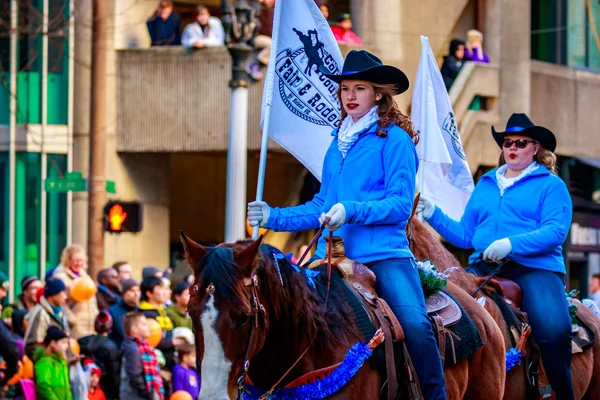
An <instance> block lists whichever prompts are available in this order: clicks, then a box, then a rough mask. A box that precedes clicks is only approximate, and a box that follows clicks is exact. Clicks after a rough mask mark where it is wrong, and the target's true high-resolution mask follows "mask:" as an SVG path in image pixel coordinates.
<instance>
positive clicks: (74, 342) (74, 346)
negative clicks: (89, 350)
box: [69, 338, 81, 355]
mask: <svg viewBox="0 0 600 400" xmlns="http://www.w3.org/2000/svg"><path fill="white" fill-rule="evenodd" d="M69 346H70V347H71V351H72V352H73V353H74V354H75V355H79V353H80V352H81V349H80V348H79V343H78V342H77V340H75V339H73V338H69Z"/></svg>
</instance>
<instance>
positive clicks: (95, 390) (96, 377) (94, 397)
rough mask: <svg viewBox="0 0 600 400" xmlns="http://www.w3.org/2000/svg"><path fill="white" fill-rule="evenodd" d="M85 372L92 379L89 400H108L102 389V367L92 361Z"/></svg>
mask: <svg viewBox="0 0 600 400" xmlns="http://www.w3.org/2000/svg"><path fill="white" fill-rule="evenodd" d="M85 370H86V372H87V374H88V375H89V377H90V389H89V391H88V397H87V398H88V400H106V396H105V395H104V391H103V390H102V388H101V387H100V378H101V377H102V371H101V370H100V367H98V366H97V365H96V364H94V362H93V361H91V360H90V362H89V363H87V364H86V366H85Z"/></svg>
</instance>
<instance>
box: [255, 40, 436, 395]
mask: <svg viewBox="0 0 600 400" xmlns="http://www.w3.org/2000/svg"><path fill="white" fill-rule="evenodd" d="M321 73H322V74H323V75H324V76H326V77H328V78H329V79H331V80H333V81H335V82H337V83H339V89H338V98H339V102H340V104H341V105H342V109H341V111H342V120H341V122H340V125H339V128H337V129H335V130H334V131H333V137H334V139H333V142H332V143H331V146H330V147H329V149H328V151H327V153H326V155H325V160H324V163H323V174H322V182H321V190H320V192H319V193H318V194H316V195H315V197H314V198H313V199H312V200H311V201H309V202H307V203H305V204H303V205H300V206H297V207H287V208H277V207H274V208H271V207H269V206H268V205H267V203H265V202H262V201H256V202H252V203H250V204H249V205H248V219H249V222H250V225H253V226H255V225H257V224H259V225H260V226H263V227H266V228H268V229H272V230H276V231H300V230H307V229H316V228H318V227H319V226H320V225H321V223H322V222H323V221H324V219H325V217H328V218H330V220H329V222H328V224H327V226H326V228H327V229H328V230H329V231H335V234H336V236H341V237H342V238H343V239H344V241H345V244H346V253H347V255H348V258H351V259H353V260H356V261H358V262H360V263H363V264H365V265H367V266H368V267H369V268H371V270H372V271H373V272H374V273H375V274H376V275H377V284H376V287H375V288H376V290H377V292H378V293H379V295H380V296H381V297H383V298H384V299H385V300H386V301H387V302H388V303H389V305H390V307H391V308H392V310H393V311H394V313H395V314H396V316H397V318H398V320H399V321H400V323H401V324H402V326H403V328H404V331H405V333H406V346H407V348H408V351H409V353H410V354H411V355H412V360H413V362H414V365H415V368H416V371H417V374H418V377H419V381H420V383H421V386H422V389H423V394H424V396H425V398H427V399H445V398H446V389H445V383H444V376H443V370H442V364H441V361H440V355H439V351H438V348H437V344H436V341H435V337H434V335H433V330H432V328H431V323H430V322H429V320H428V317H427V311H426V308H425V300H424V299H425V298H424V295H423V290H422V288H421V282H420V280H419V274H418V271H417V267H416V265H415V261H414V257H413V255H412V253H411V251H410V250H409V248H408V240H407V238H406V234H405V232H404V229H405V227H406V223H407V221H408V219H409V218H410V216H411V213H412V205H413V199H414V195H415V175H416V172H417V167H418V158H417V154H416V150H415V142H416V141H417V140H418V135H417V132H416V131H415V130H414V128H413V124H412V122H411V121H410V119H409V118H408V117H407V116H405V115H403V114H402V113H401V112H400V110H399V109H398V106H397V104H396V103H395V101H394V99H393V96H394V95H398V94H400V93H403V92H404V91H406V90H407V89H408V86H409V83H408V79H407V77H406V75H404V73H403V72H402V71H400V70H399V69H398V68H396V67H393V66H388V65H383V63H382V62H381V61H380V60H379V59H378V58H377V57H375V56H374V55H372V54H370V53H368V52H366V51H364V50H361V51H356V50H353V51H351V52H350V53H349V54H348V56H347V57H346V60H345V61H344V65H343V69H342V73H341V74H339V75H336V74H332V73H330V72H329V71H328V70H326V69H324V68H323V67H321ZM323 236H324V237H325V236H327V235H323ZM324 250H325V243H324V241H323V240H322V239H321V241H320V242H319V246H318V248H317V251H316V255H317V256H318V257H320V258H323V257H325V251H324Z"/></svg>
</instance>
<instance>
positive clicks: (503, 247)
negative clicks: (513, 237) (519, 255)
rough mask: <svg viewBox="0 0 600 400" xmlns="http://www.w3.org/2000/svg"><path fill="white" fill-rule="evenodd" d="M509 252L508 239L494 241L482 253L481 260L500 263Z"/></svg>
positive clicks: (510, 245) (509, 244)
mask: <svg viewBox="0 0 600 400" xmlns="http://www.w3.org/2000/svg"><path fill="white" fill-rule="evenodd" d="M511 251H512V244H511V243H510V240H508V238H504V239H500V240H496V241H495V242H494V243H492V244H490V245H489V246H488V248H487V249H485V251H484V252H483V259H484V260H492V261H495V262H501V261H502V260H503V259H504V258H506V256H507V255H509V254H510V252H511Z"/></svg>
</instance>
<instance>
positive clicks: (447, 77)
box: [441, 55, 464, 90]
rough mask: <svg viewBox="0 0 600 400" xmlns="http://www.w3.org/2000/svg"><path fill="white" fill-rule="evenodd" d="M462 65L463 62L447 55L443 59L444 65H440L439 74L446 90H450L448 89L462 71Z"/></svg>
mask: <svg viewBox="0 0 600 400" xmlns="http://www.w3.org/2000/svg"><path fill="white" fill-rule="evenodd" d="M463 64H464V62H463V60H459V59H458V58H456V57H455V56H453V55H447V56H445V57H444V63H443V64H442V70H441V72H442V78H443V79H444V85H445V86H446V90H450V87H451V86H452V84H453V83H454V80H455V79H456V77H457V76H458V73H459V72H460V70H461V69H462V67H463Z"/></svg>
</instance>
